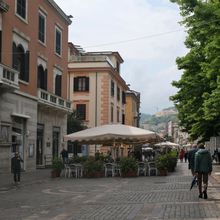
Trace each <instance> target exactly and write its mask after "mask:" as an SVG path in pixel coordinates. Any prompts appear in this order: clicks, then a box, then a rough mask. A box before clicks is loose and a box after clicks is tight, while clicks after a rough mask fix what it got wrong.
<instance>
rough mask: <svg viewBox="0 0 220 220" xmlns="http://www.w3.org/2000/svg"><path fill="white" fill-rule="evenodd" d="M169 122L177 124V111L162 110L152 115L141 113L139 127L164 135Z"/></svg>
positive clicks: (172, 109)
mask: <svg viewBox="0 0 220 220" xmlns="http://www.w3.org/2000/svg"><path fill="white" fill-rule="evenodd" d="M169 121H172V122H177V111H176V109H175V108H174V107H170V108H166V109H163V110H161V111H159V112H157V113H155V114H154V115H150V114H145V113H141V120H140V126H141V127H142V128H144V129H147V130H151V131H155V132H158V133H160V134H162V135H166V133H167V126H168V122H169Z"/></svg>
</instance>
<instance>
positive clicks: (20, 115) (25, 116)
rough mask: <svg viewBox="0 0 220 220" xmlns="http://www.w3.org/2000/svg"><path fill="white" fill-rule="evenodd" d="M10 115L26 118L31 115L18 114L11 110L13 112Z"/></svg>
mask: <svg viewBox="0 0 220 220" xmlns="http://www.w3.org/2000/svg"><path fill="white" fill-rule="evenodd" d="M11 116H13V117H19V118H26V119H29V118H31V116H29V115H24V114H19V113H15V112H13V113H12V114H11Z"/></svg>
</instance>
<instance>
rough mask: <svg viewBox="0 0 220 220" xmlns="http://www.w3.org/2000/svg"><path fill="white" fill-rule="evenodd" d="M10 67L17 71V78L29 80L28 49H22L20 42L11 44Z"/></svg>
mask: <svg viewBox="0 0 220 220" xmlns="http://www.w3.org/2000/svg"><path fill="white" fill-rule="evenodd" d="M12 56H13V57H12V67H13V68H14V69H16V70H17V71H18V72H19V79H21V80H23V81H26V82H28V81H29V51H26V52H25V51H24V48H23V46H22V45H21V44H19V45H18V46H16V44H15V43H13V46H12Z"/></svg>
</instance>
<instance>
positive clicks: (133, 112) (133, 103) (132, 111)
mask: <svg viewBox="0 0 220 220" xmlns="http://www.w3.org/2000/svg"><path fill="white" fill-rule="evenodd" d="M140 115H141V113H140V93H139V92H136V91H134V90H128V91H126V105H125V124H126V125H130V126H134V127H140Z"/></svg>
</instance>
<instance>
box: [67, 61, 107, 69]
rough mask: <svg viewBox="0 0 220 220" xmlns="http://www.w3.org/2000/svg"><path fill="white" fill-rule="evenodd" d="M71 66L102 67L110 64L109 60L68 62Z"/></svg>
mask: <svg viewBox="0 0 220 220" xmlns="http://www.w3.org/2000/svg"><path fill="white" fill-rule="evenodd" d="M68 67H69V68H100V67H108V68H109V64H108V63H107V62H83V63H80V62H78V63H77V62H74V63H69V64H68Z"/></svg>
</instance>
